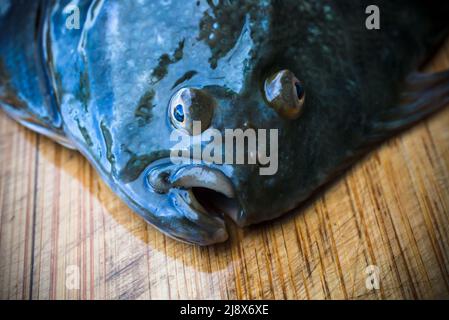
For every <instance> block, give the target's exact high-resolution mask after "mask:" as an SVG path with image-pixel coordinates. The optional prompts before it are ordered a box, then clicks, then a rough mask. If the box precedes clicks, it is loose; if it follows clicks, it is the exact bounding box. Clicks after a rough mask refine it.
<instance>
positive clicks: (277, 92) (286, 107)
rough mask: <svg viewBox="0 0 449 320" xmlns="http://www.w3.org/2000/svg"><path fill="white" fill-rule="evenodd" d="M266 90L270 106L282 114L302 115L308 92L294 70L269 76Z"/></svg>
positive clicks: (285, 116) (296, 116)
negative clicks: (306, 92)
mask: <svg viewBox="0 0 449 320" xmlns="http://www.w3.org/2000/svg"><path fill="white" fill-rule="evenodd" d="M264 90H265V97H266V99H267V101H268V104H269V106H270V107H271V108H273V109H274V110H275V111H276V112H277V113H278V114H279V115H280V116H282V117H283V118H287V119H296V118H298V117H299V116H300V115H301V112H302V110H303V106H304V101H305V95H306V94H305V89H304V86H303V85H302V83H301V81H299V80H298V78H297V77H296V76H295V75H294V74H293V72H291V71H289V70H281V71H279V72H276V73H275V74H273V75H272V76H271V77H268V78H267V80H266V81H265V86H264Z"/></svg>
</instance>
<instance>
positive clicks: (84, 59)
mask: <svg viewBox="0 0 449 320" xmlns="http://www.w3.org/2000/svg"><path fill="white" fill-rule="evenodd" d="M242 6H243V7H242ZM294 8H296V9H295V10H298V9H297V7H294ZM277 9H278V8H276V6H275V5H273V3H272V1H244V2H240V1H236V2H227V1H223V2H221V1H219V2H218V4H215V2H213V1H207V2H205V1H198V2H192V3H190V2H183V3H182V4H181V3H179V2H177V1H160V2H157V1H156V2H153V1H148V2H145V1H140V2H134V1H132V2H131V1H130V2H128V1H126V2H104V3H103V2H101V4H100V5H96V6H95V7H92V6H91V7H90V8H89V9H88V10H91V11H95V12H91V13H90V14H89V12H88V14H87V16H88V17H91V19H92V21H89V23H88V24H87V25H85V27H84V29H83V30H82V31H81V32H80V34H79V35H78V37H79V38H76V40H77V43H78V49H77V50H76V51H74V53H73V54H72V55H70V54H67V53H66V52H64V49H66V48H67V47H70V45H72V42H68V41H69V40H67V39H69V37H68V35H67V31H61V29H62V28H60V29H56V28H53V30H52V33H51V34H52V37H53V38H54V39H55V41H54V44H53V58H54V60H55V63H54V69H55V70H54V72H55V73H58V70H59V73H58V76H59V79H60V80H59V81H60V86H61V90H60V91H61V92H65V93H64V94H63V95H62V96H61V97H60V100H61V102H62V103H61V112H62V114H63V118H64V122H65V126H66V128H67V131H68V132H69V135H70V136H71V138H72V139H73V140H74V141H76V142H77V145H78V147H79V149H80V150H81V151H82V152H83V154H85V155H86V157H87V158H88V159H89V160H90V161H91V162H92V163H93V164H94V166H95V167H96V168H97V170H98V171H99V172H100V173H101V175H102V176H103V178H104V180H105V181H106V182H108V184H109V186H110V187H111V188H112V189H113V190H114V191H115V192H116V193H117V194H118V195H119V196H120V197H121V198H122V199H124V201H125V202H126V203H127V204H128V205H129V206H130V207H132V208H133V209H134V210H135V211H137V212H138V213H139V214H140V215H141V216H143V217H144V218H145V219H146V220H147V221H148V222H150V223H151V224H153V225H154V226H155V227H157V228H158V229H160V230H161V231H163V232H164V233H166V234H167V235H169V236H171V237H173V238H176V239H178V240H181V241H185V242H188V243H194V244H200V245H208V244H212V243H217V242H222V241H224V240H226V239H227V237H228V233H227V227H226V225H227V223H226V222H225V221H226V220H227V219H228V218H229V219H230V220H232V221H234V222H235V223H237V224H238V225H240V226H245V225H249V224H253V223H258V222H261V221H264V220H269V219H273V218H275V217H277V216H279V215H281V214H282V213H285V212H286V211H288V210H290V209H292V208H293V207H295V206H296V205H297V204H298V202H299V201H300V200H302V199H304V198H305V196H306V195H308V194H309V193H310V188H311V186H314V187H316V185H317V176H316V174H315V171H314V170H315V169H318V168H319V167H320V165H319V164H317V163H314V162H312V160H310V159H311V157H312V158H313V156H314V155H316V153H317V151H316V150H317V149H316V148H313V146H316V145H315V144H316V143H317V142H318V140H319V139H320V136H321V138H326V137H323V134H322V133H323V132H324V131H323V129H322V128H323V126H322V125H321V124H320V121H324V122H326V123H327V121H328V120H326V119H328V118H325V119H324V118H323V117H322V118H321V119H320V118H319V117H318V116H317V115H320V114H323V107H324V104H323V103H322V101H323V100H325V99H328V98H332V97H329V94H330V93H332V92H330V91H325V90H320V89H321V88H323V86H325V85H327V84H329V82H330V81H335V80H336V79H340V78H339V77H338V76H337V73H338V72H339V71H341V68H337V69H338V70H337V69H336V70H334V71H333V70H330V71H329V74H328V75H327V78H325V77H324V76H322V75H321V74H317V71H318V70H319V71H321V70H322V66H321V65H320V63H322V61H323V60H320V59H324V55H323V54H321V52H322V51H323V50H325V49H323V48H322V47H321V46H319V48H318V47H315V48H316V50H319V51H318V52H319V53H320V54H319V55H317V54H316V53H317V51H312V52H308V51H307V50H306V49H305V48H303V47H302V46H301V44H302V41H306V40H307V39H306V38H304V37H305V36H304V34H303V33H298V34H292V30H291V29H292V28H293V29H294V30H302V29H301V28H303V27H304V28H306V26H302V25H299V24H300V22H298V21H296V20H295V22H294V23H293V25H292V24H291V25H290V27H287V26H286V25H285V24H283V23H282V19H284V18H283V16H282V14H280V13H279V12H277V11H276V10H277ZM285 11H286V12H284V14H285V15H287V13H288V12H287V11H288V10H287V9H285ZM94 13H95V14H94ZM288 14H290V13H288ZM58 17H59V16H58V15H56V14H54V16H53V20H54V23H53V25H54V26H57V25H59V24H61V23H62V22H61V21H59V22H57V21H55V19H56V20H57V19H60V18H58ZM316 20H317V21H318V20H320V16H318V15H317V17H316ZM301 23H305V22H301ZM294 30H293V31H294ZM64 32H66V33H65V34H64ZM143 35H145V36H144V37H143ZM71 41H73V39H71ZM309 41H312V40H309ZM64 42H66V43H64ZM317 46H318V45H317ZM312 47H313V46H312ZM309 48H310V46H309ZM312 53H315V55H313V54H312ZM310 57H312V59H315V60H310ZM326 61H327V60H326ZM70 66H72V67H73V68H74V70H77V73H75V75H67V72H66V73H64V72H63V70H67V68H70ZM80 74H81V76H80ZM67 92H71V94H68V93H67ZM324 92H327V93H324ZM334 93H337V92H334ZM326 94H327V96H326ZM339 97H340V96H339V93H337V94H334V97H333V98H334V100H333V101H334V103H336V104H338V102H339V99H340V98H339ZM336 112H337V111H336V110H335V111H333V112H332V111H331V112H330V113H329V115H330V117H332V114H333V113H336ZM195 124H199V129H198V130H195ZM311 128H315V131H314V132H312V131H311ZM227 130H241V131H242V132H253V133H254V134H255V135H256V137H257V144H256V146H257V148H256V149H255V150H254V149H250V148H246V147H243V150H240V149H239V148H234V147H231V149H229V148H226V134H227ZM263 133H265V137H264V136H263ZM272 133H273V134H272ZM328 133H329V130H326V134H328ZM259 134H261V136H259ZM216 136H221V137H222V138H223V139H224V140H221V141H220V140H215V139H214V143H215V146H216V147H217V146H218V147H220V146H221V147H222V148H221V150H223V151H224V153H225V154H224V157H226V153H227V152H229V151H234V153H238V152H239V151H241V155H242V156H243V158H244V159H245V160H244V161H243V163H238V161H237V160H236V159H235V157H233V158H232V160H231V161H221V162H220V161H211V159H204V157H203V154H204V149H205V148H207V147H208V146H210V142H211V137H216ZM217 141H218V142H217ZM180 142H181V144H182V148H181V149H182V150H184V151H186V152H187V154H188V155H189V156H185V154H186V153H182V152H181V153H179V152H177V151H179V150H178V149H177V146H178V147H179V145H180ZM320 143H322V141H321V142H320ZM262 145H265V147H264V148H265V149H263V148H260V146H262ZM198 146H200V147H201V148H200V150H201V151H200V153H199V154H200V156H198V153H196V151H195V150H197V147H198ZM217 150H219V148H215V150H214V155H215V152H216V151H217ZM174 151H176V152H174ZM263 153H265V155H268V154H269V153H272V154H271V155H272V156H273V157H272V160H273V162H274V161H275V162H276V165H275V166H274V170H272V171H271V172H268V173H267V171H265V173H264V174H262V172H263V171H264V170H263V169H268V168H267V163H266V162H264V161H261V159H262V156H263ZM313 153H315V154H313ZM210 154H211V153H209V155H210ZM331 156H332V155H331ZM212 158H213V156H212ZM222 159H223V158H222ZM248 159H252V160H253V162H251V161H249V160H248ZM225 160H226V159H225ZM277 162H278V164H277ZM272 164H274V163H272ZM268 165H270V164H268Z"/></svg>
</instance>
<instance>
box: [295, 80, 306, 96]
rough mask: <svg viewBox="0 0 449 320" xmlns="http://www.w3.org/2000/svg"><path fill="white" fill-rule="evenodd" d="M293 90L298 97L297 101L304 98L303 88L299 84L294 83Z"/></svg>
mask: <svg viewBox="0 0 449 320" xmlns="http://www.w3.org/2000/svg"><path fill="white" fill-rule="evenodd" d="M295 89H296V95H297V96H298V99H300V100H301V99H302V98H303V97H304V88H303V87H302V85H301V84H300V83H299V82H296V83H295Z"/></svg>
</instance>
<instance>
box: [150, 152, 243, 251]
mask: <svg viewBox="0 0 449 320" xmlns="http://www.w3.org/2000/svg"><path fill="white" fill-rule="evenodd" d="M172 160H173V159H170V158H164V159H160V160H158V161H156V162H155V163H153V165H152V166H151V168H149V170H148V171H147V174H146V175H147V177H157V176H158V175H160V174H161V175H163V176H165V177H164V183H163V184H162V188H155V187H154V185H152V184H151V183H149V184H150V187H152V188H153V191H155V192H157V193H159V194H162V195H166V196H168V198H170V199H171V207H172V208H174V209H175V210H176V211H178V212H179V213H180V214H182V215H183V216H184V217H185V218H186V219H188V220H189V221H191V222H193V223H194V224H196V225H197V226H198V228H199V232H200V231H204V232H205V234H206V235H205V236H204V237H202V239H201V240H200V241H198V240H197V239H195V241H191V239H189V238H180V237H179V236H176V235H170V236H171V237H173V238H175V239H176V240H179V241H182V242H185V243H189V244H196V245H201V246H205V245H211V244H215V243H220V242H224V241H226V240H227V239H228V232H227V223H226V221H225V216H229V217H230V218H231V219H232V220H234V221H235V220H236V216H237V214H229V213H228V212H220V211H219V210H211V208H210V207H208V208H205V207H204V206H203V202H202V201H200V199H198V194H197V193H196V192H194V190H196V189H206V190H208V191H210V192H213V193H216V194H220V195H222V197H225V198H226V199H229V201H233V202H234V203H235V205H236V207H237V208H238V209H237V211H238V213H240V210H242V205H241V203H240V201H239V199H238V197H237V194H236V192H235V187H234V185H233V183H232V180H231V179H230V178H229V177H228V176H227V175H226V174H225V171H226V169H225V168H224V167H222V166H220V165H215V164H206V163H199V164H192V163H185V162H179V163H176V164H175V163H174V162H173V161H172ZM175 199H176V201H174V200H175Z"/></svg>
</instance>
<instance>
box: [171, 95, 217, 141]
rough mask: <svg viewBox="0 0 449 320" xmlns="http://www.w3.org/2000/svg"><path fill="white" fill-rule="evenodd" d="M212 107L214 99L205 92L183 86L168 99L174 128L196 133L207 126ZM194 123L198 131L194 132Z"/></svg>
mask: <svg viewBox="0 0 449 320" xmlns="http://www.w3.org/2000/svg"><path fill="white" fill-rule="evenodd" d="M214 108H215V101H214V99H213V98H212V97H211V96H209V95H208V94H207V93H205V92H203V91H202V90H198V89H193V88H184V89H181V90H179V91H178V92H176V93H175V95H174V96H173V97H172V99H171V101H170V106H169V118H170V122H171V124H172V125H173V127H174V128H175V129H179V130H182V131H184V132H186V133H187V134H189V135H197V134H200V133H201V132H203V131H204V130H206V129H207V128H209V126H210V124H211V121H212V116H213V111H214ZM194 124H196V125H197V128H198V132H194ZM198 125H200V127H199V126H198Z"/></svg>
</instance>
